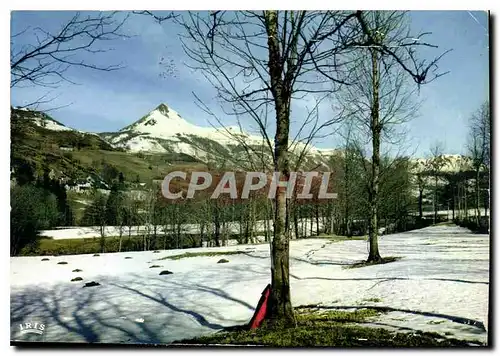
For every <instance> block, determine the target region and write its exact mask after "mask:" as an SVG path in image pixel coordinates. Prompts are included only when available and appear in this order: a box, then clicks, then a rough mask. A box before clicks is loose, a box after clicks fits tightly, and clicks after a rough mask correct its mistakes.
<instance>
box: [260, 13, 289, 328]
mask: <svg viewBox="0 0 500 356" xmlns="http://www.w3.org/2000/svg"><path fill="white" fill-rule="evenodd" d="M265 26H266V30H267V42H268V54H269V62H268V67H269V74H270V79H271V90H272V94H273V97H274V104H275V109H276V135H275V140H274V141H275V149H274V152H275V171H277V172H279V173H280V174H281V176H282V177H284V178H285V177H286V179H287V180H288V179H289V177H290V172H289V161H288V135H289V129H290V99H291V93H289V92H287V89H286V88H285V87H284V86H283V80H282V78H281V75H282V70H283V63H282V61H281V55H280V44H279V40H278V38H279V37H278V16H277V11H266V12H265ZM292 51H293V49H292ZM293 55H294V54H292V57H293ZM285 194H286V192H285V190H284V189H280V188H279V187H278V189H277V192H276V200H275V207H276V209H275V219H274V236H273V241H272V251H271V255H272V265H271V295H270V303H269V310H268V312H267V317H268V318H270V319H274V320H279V321H282V322H285V323H292V324H295V316H294V313H293V309H292V301H291V295H290V277H289V257H290V256H289V237H290V236H289V226H288V211H287V201H286V195H285Z"/></svg>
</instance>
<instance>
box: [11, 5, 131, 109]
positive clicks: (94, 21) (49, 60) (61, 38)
mask: <svg viewBox="0 0 500 356" xmlns="http://www.w3.org/2000/svg"><path fill="white" fill-rule="evenodd" d="M126 19H127V16H124V17H123V18H122V19H121V20H117V18H116V12H111V13H109V12H108V13H104V12H99V13H98V14H97V15H94V14H92V15H86V16H84V15H82V14H80V13H79V12H77V13H75V14H74V15H73V16H72V17H71V18H70V19H69V20H68V21H67V22H65V23H64V24H62V26H61V28H60V29H59V30H58V31H55V32H49V31H47V30H45V29H42V28H40V27H35V28H31V27H29V26H28V27H26V28H25V29H24V30H22V31H21V32H19V33H14V34H11V55H10V73H11V79H10V87H11V88H12V87H25V86H31V85H36V86H42V87H48V88H54V87H57V85H58V84H60V83H61V82H64V81H66V82H70V83H74V82H73V81H72V80H71V79H70V78H69V77H68V76H67V75H66V72H67V70H68V69H69V68H71V67H82V68H88V69H92V70H98V71H113V70H117V69H120V68H122V65H120V64H118V65H100V64H98V63H97V62H94V61H88V60H87V59H86V58H88V57H89V56H88V54H90V55H92V56H93V55H96V54H98V53H103V52H106V51H109V50H110V49H109V48H104V47H102V46H100V44H101V43H104V42H106V41H110V40H114V39H117V38H122V37H127V36H126V35H125V34H123V33H121V29H122V27H123V24H124V23H125V21H126ZM40 100H46V97H42V98H41V99H40Z"/></svg>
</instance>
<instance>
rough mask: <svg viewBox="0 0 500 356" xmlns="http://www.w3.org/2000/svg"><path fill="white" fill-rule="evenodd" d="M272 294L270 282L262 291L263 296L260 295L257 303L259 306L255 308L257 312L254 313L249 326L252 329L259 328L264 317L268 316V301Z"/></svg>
mask: <svg viewBox="0 0 500 356" xmlns="http://www.w3.org/2000/svg"><path fill="white" fill-rule="evenodd" d="M270 294H271V285H270V284H268V285H267V287H266V288H264V290H263V291H262V296H261V297H260V300H259V303H258V304H257V308H256V309H255V313H254V314H253V317H252V319H250V322H249V323H248V327H249V328H250V329H256V328H258V327H259V326H260V325H261V324H262V322H263V321H264V318H265V317H266V312H267V303H268V302H269V295H270Z"/></svg>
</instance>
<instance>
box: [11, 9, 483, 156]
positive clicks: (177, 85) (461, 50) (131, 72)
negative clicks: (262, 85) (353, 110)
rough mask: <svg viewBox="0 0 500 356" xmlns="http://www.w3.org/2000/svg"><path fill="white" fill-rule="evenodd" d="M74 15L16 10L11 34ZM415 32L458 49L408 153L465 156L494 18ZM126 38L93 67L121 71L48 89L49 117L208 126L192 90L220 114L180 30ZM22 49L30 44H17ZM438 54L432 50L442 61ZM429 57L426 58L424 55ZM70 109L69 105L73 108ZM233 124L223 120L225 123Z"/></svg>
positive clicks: (74, 74)
mask: <svg viewBox="0 0 500 356" xmlns="http://www.w3.org/2000/svg"><path fill="white" fill-rule="evenodd" d="M72 14H73V13H72V12H47V11H45V12H40V11H37V12H19V11H18V12H12V16H11V19H12V21H11V30H12V33H18V32H20V31H21V30H23V29H24V28H26V27H27V26H30V27H31V28H35V27H37V26H39V27H41V28H44V29H47V30H49V31H50V30H57V29H58V28H59V27H60V26H61V24H62V23H64V21H65V20H67V19H68V18H69V16H71V15H72ZM410 21H411V27H412V29H413V30H414V32H419V31H425V32H432V35H430V36H428V41H429V42H431V43H433V44H436V45H438V46H439V50H446V49H450V48H451V49H452V50H453V51H452V52H451V53H449V54H448V55H446V56H445V57H444V58H443V59H442V60H441V62H440V64H439V65H440V68H441V69H442V70H443V71H449V72H450V73H449V74H447V75H446V76H443V77H441V78H439V79H438V80H436V81H434V82H432V83H430V84H428V85H425V86H422V87H421V89H420V93H419V100H422V101H423V103H422V106H421V107H420V110H419V114H418V117H416V118H414V119H413V120H412V121H411V122H410V123H409V127H408V128H409V136H410V137H409V138H408V142H409V147H410V151H411V153H413V152H414V155H417V156H424V155H426V154H427V153H428V151H429V147H430V145H431V144H432V143H433V142H435V141H436V140H440V141H442V142H443V143H444V144H445V147H446V152H447V153H465V149H464V143H465V140H466V135H467V119H468V117H469V116H470V114H471V113H472V112H473V111H474V110H476V109H477V108H478V107H479V105H480V104H481V103H482V102H483V101H485V100H486V99H487V98H488V90H489V73H488V70H489V69H488V66H489V58H488V34H487V32H486V28H487V14H486V13H484V12H471V13H469V12H467V11H412V12H410ZM123 30H124V32H125V33H127V34H130V35H134V36H133V37H130V38H126V39H117V40H114V41H109V42H108V43H106V47H107V48H109V47H111V48H113V51H109V52H106V53H101V54H99V55H96V56H93V58H92V61H94V62H96V63H101V64H106V63H112V64H117V63H121V64H123V65H124V68H123V69H121V70H119V71H114V72H97V71H92V70H88V69H84V68H72V69H70V70H69V71H68V72H67V76H68V77H69V78H71V80H72V81H74V82H76V83H77V85H73V84H69V83H67V84H63V85H61V86H59V87H58V88H56V89H49V90H50V91H51V94H50V95H51V96H53V97H56V99H55V100H53V101H52V102H51V103H50V104H47V105H46V106H45V107H44V106H41V109H47V108H51V107H59V106H64V105H68V106H66V107H62V108H60V109H58V110H54V111H51V112H50V114H51V115H52V116H53V117H54V118H55V119H56V120H59V121H61V122H62V123H64V124H65V125H67V126H70V127H74V128H76V129H80V130H87V131H95V132H102V131H117V130H119V129H121V128H122V127H124V126H126V125H128V124H130V123H132V122H133V121H136V120H138V119H139V118H140V117H141V116H143V115H144V114H146V113H147V112H149V111H150V110H152V109H154V108H155V107H156V106H158V105H159V104H160V103H166V104H167V105H169V106H171V107H172V108H173V109H174V110H176V111H177V112H179V113H180V114H181V115H182V116H183V117H184V118H186V119H187V120H188V121H190V122H192V123H195V124H197V125H201V126H209V125H210V123H209V121H210V122H213V119H210V118H209V116H208V115H207V114H205V113H204V112H203V111H202V110H201V109H200V108H198V106H197V105H196V104H195V99H194V96H193V92H195V93H196V94H197V95H198V96H200V98H201V99H202V100H203V101H204V102H206V103H207V104H209V105H210V106H211V107H212V108H214V109H215V108H216V107H217V104H216V103H215V100H214V97H215V92H214V90H213V88H212V87H211V86H210V84H209V83H208V82H207V81H206V80H205V79H204V78H203V77H202V76H201V74H200V73H193V72H192V71H191V70H190V69H189V68H187V67H185V66H184V64H183V63H184V62H185V61H186V60H187V59H186V56H185V55H184V53H183V51H182V48H181V45H180V42H179V39H178V35H177V33H178V30H177V28H176V27H175V26H174V25H173V24H168V23H167V24H163V25H159V24H157V23H155V22H154V21H153V20H152V19H151V18H149V17H147V16H138V15H132V16H131V17H130V18H129V19H128V21H127V22H126V26H125V27H124V29H123ZM16 40H17V42H16V43H15V45H19V44H20V43H21V42H22V41H27V40H29V38H28V37H24V38H18V39H16ZM436 53H437V52H433V53H432V55H435V54H436ZM423 55H424V56H426V55H428V54H427V52H425V53H423ZM162 57H163V58H168V59H172V60H174V62H175V67H176V73H175V76H167V77H162V76H161V73H162V72H163V71H164V69H163V67H162V65H161V64H160V62H161V58H162ZM46 92H47V89H46V88H39V87H38V88H37V87H27V88H15V89H13V90H11V103H12V105H22V104H24V103H27V102H31V101H33V100H34V99H36V98H38V97H40V96H41V95H43V94H44V93H46ZM69 104H70V105H69ZM226 122H227V124H234V119H231V118H224V123H226ZM339 140H340V138H338V137H332V138H330V139H329V140H322V141H321V142H318V143H317V145H318V146H319V147H336V146H337V145H339V144H340V141H339Z"/></svg>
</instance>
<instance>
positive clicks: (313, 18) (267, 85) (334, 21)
mask: <svg viewBox="0 0 500 356" xmlns="http://www.w3.org/2000/svg"><path fill="white" fill-rule="evenodd" d="M355 17H356V13H355V12H331V11H327V12H306V11H262V12H250V11H248V12H224V11H215V12H210V13H189V14H188V15H187V16H186V17H185V18H183V19H182V20H180V21H178V22H179V23H180V24H181V25H182V27H183V29H184V36H183V44H184V49H185V51H186V53H187V55H188V56H189V57H190V58H191V60H192V62H193V64H192V65H191V66H192V68H193V69H195V70H200V71H201V72H202V73H203V75H204V76H205V78H206V79H207V80H208V81H209V82H210V83H211V84H212V85H213V86H214V87H215V88H216V90H217V93H218V97H219V99H220V100H221V102H222V103H223V104H224V105H223V108H225V112H226V114H230V115H233V116H235V117H237V118H238V119H240V118H241V119H242V120H243V119H246V120H248V119H250V120H251V121H252V122H253V123H254V124H256V125H257V129H258V130H259V132H260V134H261V135H262V136H263V138H264V145H265V147H267V150H268V152H269V154H270V156H271V157H272V169H273V170H274V171H276V172H280V173H281V175H282V177H284V179H288V178H289V173H290V155H291V151H292V150H291V144H290V140H289V137H290V121H291V109H292V102H293V100H294V99H298V98H305V97H306V96H309V97H312V98H316V99H318V100H319V98H320V97H321V95H322V94H323V93H325V91H326V90H328V91H331V90H332V83H333V84H334V86H338V85H339V84H342V83H343V82H344V81H345V78H346V77H347V75H348V72H345V71H343V70H342V68H343V66H344V64H345V63H343V61H342V60H341V58H340V54H341V53H342V52H343V51H345V50H346V48H347V47H348V46H346V45H345V41H346V39H347V38H351V37H352V35H351V34H352V33H354V31H356V27H355V20H356V19H355ZM350 22H352V24H351V26H347V24H348V23H350ZM268 117H272V119H270V120H269V121H267V118H268ZM247 123H248V121H247ZM329 125H331V123H330V122H325V123H322V124H319V125H312V126H313V128H314V131H319V129H320V128H321V127H325V126H329ZM273 136H274V137H273ZM242 141H244V139H243V140H242ZM243 143H244V142H243ZM244 146H245V147H247V148H248V149H249V150H252V149H253V148H252V147H250V145H244ZM289 213H290V207H289V206H288V204H287V199H286V195H285V191H284V190H281V189H277V194H276V199H275V202H274V219H273V220H274V237H273V240H272V248H271V256H272V263H271V275H272V278H271V280H272V292H271V298H270V308H269V313H268V315H267V316H268V318H270V319H273V320H277V319H281V320H287V321H291V322H294V320H295V318H294V314H293V309H292V305H291V296H290V281H289V238H290V228H289V226H290V224H289V215H290V214H289Z"/></svg>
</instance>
